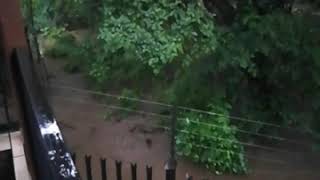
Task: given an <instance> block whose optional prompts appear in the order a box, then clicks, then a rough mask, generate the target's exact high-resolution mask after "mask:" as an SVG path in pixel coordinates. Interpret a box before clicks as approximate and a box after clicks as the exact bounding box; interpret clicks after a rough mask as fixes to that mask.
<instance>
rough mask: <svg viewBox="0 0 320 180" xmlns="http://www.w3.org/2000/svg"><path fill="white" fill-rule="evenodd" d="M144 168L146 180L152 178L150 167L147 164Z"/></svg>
mask: <svg viewBox="0 0 320 180" xmlns="http://www.w3.org/2000/svg"><path fill="white" fill-rule="evenodd" d="M146 170H147V180H152V167H151V166H147V167H146Z"/></svg>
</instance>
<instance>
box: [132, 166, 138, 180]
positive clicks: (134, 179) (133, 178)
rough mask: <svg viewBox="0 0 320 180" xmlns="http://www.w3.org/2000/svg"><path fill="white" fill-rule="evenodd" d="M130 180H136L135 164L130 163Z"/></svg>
mask: <svg viewBox="0 0 320 180" xmlns="http://www.w3.org/2000/svg"><path fill="white" fill-rule="evenodd" d="M131 179H132V180H137V164H132V163H131Z"/></svg>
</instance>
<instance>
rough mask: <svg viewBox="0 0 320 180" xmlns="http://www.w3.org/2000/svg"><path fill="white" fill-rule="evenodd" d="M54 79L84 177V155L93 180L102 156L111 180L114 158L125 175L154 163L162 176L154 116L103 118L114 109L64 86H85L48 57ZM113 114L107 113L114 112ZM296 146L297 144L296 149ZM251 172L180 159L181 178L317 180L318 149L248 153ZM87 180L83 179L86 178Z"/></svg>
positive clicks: (165, 145)
mask: <svg viewBox="0 0 320 180" xmlns="http://www.w3.org/2000/svg"><path fill="white" fill-rule="evenodd" d="M46 63H47V67H48V71H49V74H50V76H51V79H52V81H54V82H55V83H52V84H51V86H49V88H48V89H49V93H50V94H52V95H53V96H50V103H51V105H52V106H53V110H54V113H55V115H56V119H57V121H58V123H59V125H60V127H61V128H62V132H63V134H64V136H65V139H66V142H67V145H68V146H69V148H70V149H71V151H73V152H76V153H77V167H78V169H79V171H80V175H81V176H82V177H84V175H85V167H84V159H83V157H84V155H85V154H88V155H92V158H93V159H92V163H93V164H92V166H93V167H92V169H93V177H94V179H101V176H100V162H99V158H100V157H104V158H106V159H107V169H108V177H109V179H115V165H114V160H121V161H123V179H127V180H129V179H130V177H131V172H130V163H129V162H135V163H137V165H138V179H145V176H146V173H145V166H146V165H150V166H152V167H153V179H154V180H164V179H165V176H164V175H165V174H164V173H165V171H164V165H165V162H166V160H167V159H168V156H169V154H168V153H169V137H168V133H167V132H165V131H162V130H160V129H155V128H154V125H155V123H157V122H155V121H154V119H153V118H152V117H146V116H141V115H138V114H130V115H128V116H126V117H123V118H122V119H121V120H119V118H116V117H114V116H112V115H111V116H110V117H108V118H106V117H105V115H106V114H108V113H106V112H110V113H111V114H112V111H111V110H110V109H109V110H108V109H106V108H105V107H103V106H100V105H98V104H97V100H96V98H94V97H92V95H89V94H83V93H82V94H81V93H78V92H75V91H70V90H66V89H61V88H57V87H55V85H56V84H57V83H58V84H63V85H68V86H72V87H77V88H87V85H86V83H85V80H84V77H83V76H82V75H81V74H67V73H65V72H64V71H63V61H62V60H52V59H48V60H47V62H46ZM110 113H109V114H110ZM293 148H295V147H293ZM250 152H251V154H250V155H251V156H250V157H253V158H252V159H251V158H250V159H249V160H248V161H249V167H250V171H251V172H250V173H249V174H248V175H243V176H241V175H215V174H212V173H210V172H209V171H208V170H206V169H205V168H202V167H201V166H199V165H197V164H194V163H192V162H190V161H188V160H183V159H179V160H178V167H177V179H178V180H183V179H185V174H186V173H188V174H190V175H192V176H193V177H194V179H196V180H200V179H212V180H240V179H241V180H242V179H243V180H253V179H254V180H319V179H320V163H319V162H320V158H319V155H318V154H316V153H303V154H301V153H296V154H291V153H281V152H280V153H279V152H278V153H276V152H265V151H258V150H255V151H250ZM83 179H85V178H83Z"/></svg>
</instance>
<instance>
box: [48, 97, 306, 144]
mask: <svg viewBox="0 0 320 180" xmlns="http://www.w3.org/2000/svg"><path fill="white" fill-rule="evenodd" d="M50 96H52V97H57V98H60V99H65V100H68V101H73V102H78V103H85V104H94V105H98V106H103V107H107V108H111V109H115V110H124V111H128V112H134V113H139V114H144V115H149V116H155V117H160V118H166V119H170V118H171V117H170V116H168V115H162V114H157V113H152V112H146V111H139V110H133V109H130V108H125V107H119V106H114V105H106V104H104V103H96V102H92V103H89V102H88V101H84V100H78V99H77V100H75V99H74V98H68V97H64V96H59V95H50ZM178 120H179V121H181V120H183V119H182V118H178ZM189 121H190V122H193V123H199V124H203V125H206V126H211V127H216V128H227V129H233V128H231V127H221V126H218V125H215V124H210V123H205V122H200V121H194V120H189ZM235 131H237V132H240V133H244V134H248V135H254V136H258V137H263V138H268V139H273V140H277V141H285V142H288V143H291V144H297V145H302V146H308V145H307V144H306V143H303V142H300V141H296V140H292V139H288V138H284V137H278V136H271V135H266V134H262V133H256V132H250V131H246V130H242V129H238V128H236V129H235Z"/></svg>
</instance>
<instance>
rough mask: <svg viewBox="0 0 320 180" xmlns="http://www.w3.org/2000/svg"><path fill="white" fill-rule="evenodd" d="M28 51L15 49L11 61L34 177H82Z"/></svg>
mask: <svg viewBox="0 0 320 180" xmlns="http://www.w3.org/2000/svg"><path fill="white" fill-rule="evenodd" d="M29 53H30V52H29V51H28V49H15V50H14V52H13V54H12V59H11V60H12V61H11V62H12V72H13V76H14V83H15V86H16V90H17V94H18V100H19V102H20V105H21V110H22V113H23V123H22V127H23V130H24V133H25V139H26V141H27V143H28V145H29V149H30V151H31V153H30V156H31V158H30V159H31V162H32V169H33V171H34V174H35V179H39V180H75V179H79V175H78V172H77V170H76V167H75V164H74V162H73V160H72V157H71V154H70V152H69V151H68V149H67V147H66V144H65V141H64V140H63V137H62V134H61V131H60V129H59V127H58V124H57V122H56V120H55V117H54V115H53V113H52V110H51V107H50V106H49V104H48V101H47V98H46V95H45V93H44V90H43V88H42V86H41V84H40V82H39V77H38V76H37V73H36V72H35V69H34V66H33V63H32V60H31V58H30V54H29Z"/></svg>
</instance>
